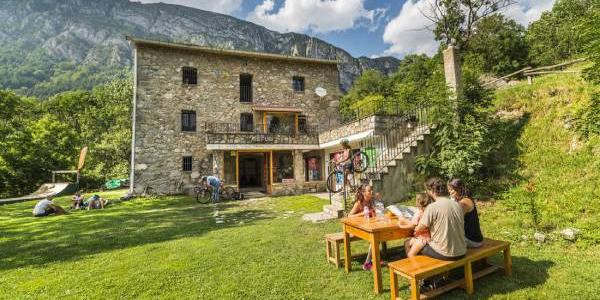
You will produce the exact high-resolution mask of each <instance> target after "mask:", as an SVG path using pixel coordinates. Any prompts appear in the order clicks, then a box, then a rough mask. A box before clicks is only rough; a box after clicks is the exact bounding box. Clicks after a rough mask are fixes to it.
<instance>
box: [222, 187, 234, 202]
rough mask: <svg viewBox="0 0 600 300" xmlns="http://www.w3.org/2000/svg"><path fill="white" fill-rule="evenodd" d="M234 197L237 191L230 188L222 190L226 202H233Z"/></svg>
mask: <svg viewBox="0 0 600 300" xmlns="http://www.w3.org/2000/svg"><path fill="white" fill-rule="evenodd" d="M234 196H235V190H234V189H233V188H232V187H230V186H226V187H224V188H223V189H222V190H221V197H223V199H224V200H233V199H234Z"/></svg>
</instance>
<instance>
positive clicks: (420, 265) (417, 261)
mask: <svg viewBox="0 0 600 300" xmlns="http://www.w3.org/2000/svg"><path fill="white" fill-rule="evenodd" d="M500 252H504V266H497V265H489V264H488V265H487V267H485V268H484V269H482V270H480V271H477V272H476V273H473V269H472V263H473V262H474V261H478V260H486V261H487V258H488V257H490V256H492V255H494V254H496V253H500ZM460 267H463V268H464V274H465V275H464V276H465V277H464V279H461V280H455V281H452V282H450V283H448V284H446V285H444V286H441V287H439V288H436V289H434V290H431V291H427V292H424V293H421V292H420V286H419V281H420V280H424V279H427V278H430V277H432V276H435V275H439V274H443V273H446V272H449V271H450V270H452V269H456V268H460ZM388 268H389V270H390V289H391V292H392V300H396V299H398V275H400V276H402V277H404V278H406V279H408V280H409V281H410V290H411V299H412V300H418V299H429V298H431V297H435V296H437V295H440V294H442V293H445V292H447V291H450V290H452V289H455V288H457V287H461V288H464V289H465V290H466V292H467V294H472V293H473V289H474V287H473V280H474V279H477V278H481V277H483V276H485V275H488V274H490V273H493V272H495V271H498V270H502V269H504V273H505V275H506V276H510V275H511V272H512V262H511V256H510V243H509V242H504V241H497V240H492V239H484V241H483V246H481V247H479V248H472V249H468V250H467V254H466V255H465V257H463V258H461V259H459V260H456V261H444V260H439V259H435V258H431V257H428V256H422V255H419V256H415V257H410V258H405V259H402V260H398V261H395V262H391V263H389V264H388Z"/></svg>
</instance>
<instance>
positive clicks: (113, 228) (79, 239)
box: [0, 197, 273, 270]
mask: <svg viewBox="0 0 600 300" xmlns="http://www.w3.org/2000/svg"><path fill="white" fill-rule="evenodd" d="M30 206H31V205H13V206H4V207H2V209H0V215H2V217H1V218H0V228H1V229H0V232H1V233H0V253H1V254H2V255H1V257H0V270H8V269H14V268H20V267H27V266H43V265H46V264H50V263H55V262H61V261H69V260H78V259H81V258H82V257H84V256H87V255H90V254H96V253H101V252H105V251H111V250H116V249H123V248H128V247H134V246H140V245H145V244H151V243H158V242H164V241H168V240H174V239H180V238H185V237H193V236H202V235H204V234H206V233H208V232H210V231H214V230H219V229H223V228H228V227H234V226H240V223H239V222H240V221H243V226H246V225H251V224H252V223H254V222H256V221H258V220H261V219H267V218H271V217H273V216H272V215H271V212H269V211H265V210H260V209H246V210H242V211H239V210H233V211H229V210H230V209H231V208H233V207H235V206H236V205H235V204H234V203H221V204H219V205H217V206H216V208H217V209H218V211H219V215H220V216H223V217H215V206H213V205H200V204H196V203H195V202H194V201H193V199H191V198H188V197H175V198H170V199H167V200H158V199H136V200H134V201H129V202H123V203H118V204H115V205H113V206H109V207H108V208H107V209H105V210H95V211H74V212H72V213H69V214H66V215H62V216H50V217H44V218H35V217H32V216H31V207H30ZM217 220H220V221H222V223H217Z"/></svg>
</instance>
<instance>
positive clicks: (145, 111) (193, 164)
mask: <svg viewBox="0 0 600 300" xmlns="http://www.w3.org/2000/svg"><path fill="white" fill-rule="evenodd" d="M128 40H129V41H130V43H132V45H133V48H134V80H135V85H134V99H133V137H132V154H131V156H132V157H131V175H130V181H131V190H132V192H135V193H143V192H145V193H155V194H175V193H180V192H183V191H185V189H187V188H189V187H191V186H192V185H195V184H197V182H198V179H199V178H200V177H201V176H202V175H217V176H219V177H220V178H222V179H223V180H224V182H225V184H227V185H234V186H236V187H237V188H239V189H240V190H242V191H260V192H264V193H268V194H274V195H279V194H291V193H299V192H307V191H316V190H324V180H325V178H324V177H325V171H326V170H325V160H326V158H325V157H324V151H323V149H321V148H320V147H319V139H318V132H319V128H325V127H328V126H331V125H332V124H337V122H338V121H339V119H340V116H339V108H338V106H339V97H340V91H339V74H338V68H337V65H338V63H339V62H338V61H332V60H323V59H312V58H305V57H292V56H284V55H277V54H270V53H258V52H249V51H238V50H224V49H215V48H207V47H201V46H195V45H188V44H178V43H167V42H160V41H154V40H145V39H138V38H131V37H128ZM316 90H319V91H320V92H319V93H320V94H322V93H321V92H322V91H326V95H323V96H318V95H317V94H316V92H315V91H316Z"/></svg>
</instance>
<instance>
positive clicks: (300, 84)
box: [292, 76, 304, 92]
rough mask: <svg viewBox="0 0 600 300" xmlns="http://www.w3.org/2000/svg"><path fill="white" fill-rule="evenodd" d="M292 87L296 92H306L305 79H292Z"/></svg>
mask: <svg viewBox="0 0 600 300" xmlns="http://www.w3.org/2000/svg"><path fill="white" fill-rule="evenodd" d="M292 85H293V86H294V92H304V77H300V76H294V77H292Z"/></svg>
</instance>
